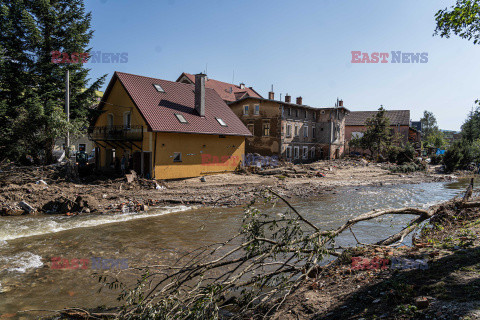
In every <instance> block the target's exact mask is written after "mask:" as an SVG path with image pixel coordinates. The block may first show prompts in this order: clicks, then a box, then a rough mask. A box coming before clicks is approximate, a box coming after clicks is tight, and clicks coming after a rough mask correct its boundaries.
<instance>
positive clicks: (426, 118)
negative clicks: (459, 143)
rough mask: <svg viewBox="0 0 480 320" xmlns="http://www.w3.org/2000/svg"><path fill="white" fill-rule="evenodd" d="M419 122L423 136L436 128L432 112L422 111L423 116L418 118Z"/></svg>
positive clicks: (435, 120)
mask: <svg viewBox="0 0 480 320" xmlns="http://www.w3.org/2000/svg"><path fill="white" fill-rule="evenodd" d="M420 122H421V123H422V133H423V134H424V136H428V135H430V134H431V133H433V132H435V131H437V130H438V125H437V119H436V118H435V115H434V114H433V112H430V111H427V110H425V111H423V117H422V118H421V119H420Z"/></svg>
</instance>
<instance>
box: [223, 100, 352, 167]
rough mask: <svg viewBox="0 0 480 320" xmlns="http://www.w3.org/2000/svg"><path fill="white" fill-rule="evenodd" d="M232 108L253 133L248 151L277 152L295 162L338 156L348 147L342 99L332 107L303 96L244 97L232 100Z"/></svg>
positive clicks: (247, 144)
mask: <svg viewBox="0 0 480 320" xmlns="http://www.w3.org/2000/svg"><path fill="white" fill-rule="evenodd" d="M229 105H230V108H231V109H232V110H233V112H234V113H235V114H236V115H237V116H238V117H239V118H240V119H241V120H242V122H243V123H244V124H245V125H246V126H247V128H248V129H249V130H250V132H251V133H252V136H251V137H247V139H246V146H245V148H246V153H258V154H260V155H262V156H277V157H278V158H280V159H282V160H287V161H292V162H311V161H315V160H318V159H338V158H340V157H342V156H343V154H344V151H345V116H346V115H347V114H348V112H349V111H348V109H346V108H345V107H343V101H339V102H338V104H337V106H335V107H331V108H313V107H310V106H307V105H304V104H303V103H302V97H298V98H297V99H296V103H292V102H291V96H289V95H286V96H285V101H279V100H275V99H274V93H273V92H269V96H268V99H265V98H259V97H244V98H242V99H239V100H237V101H233V102H230V103H229Z"/></svg>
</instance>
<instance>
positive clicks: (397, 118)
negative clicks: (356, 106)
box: [345, 110, 410, 126]
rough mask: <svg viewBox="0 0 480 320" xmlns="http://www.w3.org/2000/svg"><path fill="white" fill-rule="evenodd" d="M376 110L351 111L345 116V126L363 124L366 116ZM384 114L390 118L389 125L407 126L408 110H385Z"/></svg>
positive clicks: (369, 116) (374, 112) (370, 115)
mask: <svg viewBox="0 0 480 320" xmlns="http://www.w3.org/2000/svg"><path fill="white" fill-rule="evenodd" d="M377 112H378V111H352V112H350V114H349V115H347V117H346V118H345V125H346V126H364V125H365V122H366V121H367V119H368V118H371V117H373V116H375V115H376V114H377ZM385 116H386V117H387V118H388V119H390V125H392V126H394V125H399V126H409V125H410V110H387V111H386V112H385Z"/></svg>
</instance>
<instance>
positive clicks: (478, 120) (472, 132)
mask: <svg viewBox="0 0 480 320" xmlns="http://www.w3.org/2000/svg"><path fill="white" fill-rule="evenodd" d="M462 139H465V140H467V141H469V142H472V141H474V140H477V139H480V108H479V107H477V108H476V109H475V110H473V111H471V112H470V114H469V115H468V118H467V120H466V121H465V122H464V124H463V125H462Z"/></svg>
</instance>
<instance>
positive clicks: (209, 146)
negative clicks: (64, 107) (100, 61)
mask: <svg viewBox="0 0 480 320" xmlns="http://www.w3.org/2000/svg"><path fill="white" fill-rule="evenodd" d="M195 76H196V82H195V84H194V85H193V84H184V83H178V82H171V81H166V80H161V79H154V78H148V77H143V76H138V75H133V74H127V73H122V72H115V74H114V75H113V77H112V79H111V80H110V83H109V85H108V87H107V90H106V91H105V94H104V96H103V98H102V101H101V102H100V106H99V108H100V110H102V111H103V112H102V114H101V115H100V116H99V117H98V118H97V120H96V122H95V126H94V127H93V128H91V130H90V134H89V136H90V139H91V140H92V141H94V143H95V145H96V148H95V152H96V165H97V168H99V169H112V168H116V169H117V170H118V169H120V168H121V167H123V166H125V169H128V168H129V167H130V168H131V169H133V170H135V171H136V172H137V173H138V174H141V175H143V176H145V177H151V178H155V179H178V178H188V177H196V176H201V175H207V174H212V173H220V172H229V171H234V170H235V169H236V168H237V167H238V166H239V164H240V163H241V161H242V159H243V156H244V153H245V137H247V136H250V135H251V134H250V131H249V130H248V129H247V128H246V127H245V125H244V124H243V123H242V122H241V121H240V119H238V117H237V116H236V115H235V114H234V113H233V112H232V111H231V109H230V108H229V107H228V106H227V105H226V104H225V102H224V101H223V100H222V98H221V97H220V96H219V95H218V94H217V93H216V92H215V91H214V90H213V89H208V88H205V77H206V76H205V75H204V74H198V75H195Z"/></svg>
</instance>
